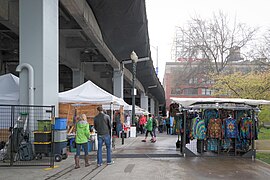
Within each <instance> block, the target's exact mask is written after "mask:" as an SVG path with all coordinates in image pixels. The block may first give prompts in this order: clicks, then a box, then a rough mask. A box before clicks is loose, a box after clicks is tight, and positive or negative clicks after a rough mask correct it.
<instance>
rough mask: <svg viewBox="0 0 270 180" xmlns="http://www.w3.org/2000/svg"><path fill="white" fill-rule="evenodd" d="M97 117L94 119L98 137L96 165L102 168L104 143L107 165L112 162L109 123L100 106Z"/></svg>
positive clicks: (108, 118) (107, 116)
mask: <svg viewBox="0 0 270 180" xmlns="http://www.w3.org/2000/svg"><path fill="white" fill-rule="evenodd" d="M97 110H98V112H99V113H98V115H96V116H95V117H94V128H95V129H96V131H97V136H98V152H97V164H98V166H102V163H103V161H102V144H103V142H105V145H106V149H107V165H111V164H113V163H114V162H113V161H112V157H111V122H110V117H109V115H107V114H105V113H104V112H103V109H102V107H101V106H99V107H98V108H97Z"/></svg>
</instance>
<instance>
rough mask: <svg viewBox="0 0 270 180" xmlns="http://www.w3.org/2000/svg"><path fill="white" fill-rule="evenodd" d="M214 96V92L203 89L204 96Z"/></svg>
mask: <svg viewBox="0 0 270 180" xmlns="http://www.w3.org/2000/svg"><path fill="white" fill-rule="evenodd" d="M212 94H214V90H211V89H206V88H202V95H207V96H210V95H212Z"/></svg>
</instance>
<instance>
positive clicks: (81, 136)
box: [75, 114, 90, 169]
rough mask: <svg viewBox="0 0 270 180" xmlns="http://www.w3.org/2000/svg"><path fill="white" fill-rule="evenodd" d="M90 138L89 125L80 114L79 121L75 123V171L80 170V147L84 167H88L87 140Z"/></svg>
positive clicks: (85, 118)
mask: <svg viewBox="0 0 270 180" xmlns="http://www.w3.org/2000/svg"><path fill="white" fill-rule="evenodd" d="M89 138H90V131H89V124H88V122H87V117H86V115H85V114H82V115H81V116H80V118H79V121H78V122H77V123H76V136H75V143H76V155H75V169H78V168H80V152H81V147H83V150H84V160H85V167H87V166H89V165H90V164H89V162H88V161H89V156H88V139H89Z"/></svg>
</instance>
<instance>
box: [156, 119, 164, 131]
mask: <svg viewBox="0 0 270 180" xmlns="http://www.w3.org/2000/svg"><path fill="white" fill-rule="evenodd" d="M157 119H158V131H159V133H162V132H163V119H162V117H161V116H160V115H158V118H157Z"/></svg>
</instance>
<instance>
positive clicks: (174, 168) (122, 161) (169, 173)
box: [0, 134, 270, 180]
mask: <svg viewBox="0 0 270 180" xmlns="http://www.w3.org/2000/svg"><path fill="white" fill-rule="evenodd" d="M158 136H159V137H158V141H157V142H156V143H151V142H150V141H148V142H146V143H143V142H141V140H142V139H143V137H142V136H141V135H139V136H138V137H137V138H128V139H125V144H124V145H122V144H121V139H117V140H116V149H115V150H113V157H114V158H113V159H114V161H115V163H114V164H113V165H109V166H108V165H103V166H101V167H97V166H96V161H95V160H96V158H95V154H96V152H95V151H93V152H91V155H92V156H91V158H90V161H91V165H90V167H87V168H86V167H84V166H83V165H84V164H83V161H81V168H80V169H76V170H75V169H74V161H73V154H71V155H70V156H69V158H68V159H67V160H63V161H61V162H59V163H56V166H57V167H56V168H54V169H50V168H49V169H46V168H44V167H4V168H3V167H0V179H1V180H2V179H3V180H17V179H18V180H19V179H20V180H21V179H27V180H32V179H33V180H34V179H35V180H36V179H48V180H49V179H70V180H71V179H72V180H74V179H96V180H99V179H100V180H107V179H108V180H115V179H134V180H135V179H136V180H137V179H143V180H146V179H151V180H153V179H160V180H164V179H165V180H169V179H172V180H174V179H191V180H192V179H200V180H201V179H202V180H203V179H245V180H248V179H263V180H265V179H269V177H270V166H269V165H267V164H265V163H262V162H260V161H257V160H256V161H252V160H251V159H244V158H234V157H233V158H213V157H212V158H209V157H208V158H201V157H196V158H184V157H180V153H179V150H176V149H175V142H176V139H177V136H170V135H166V134H159V135H158ZM104 158H105V157H104ZM104 160H105V159H104Z"/></svg>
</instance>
